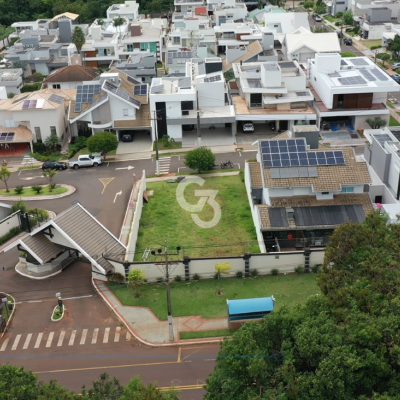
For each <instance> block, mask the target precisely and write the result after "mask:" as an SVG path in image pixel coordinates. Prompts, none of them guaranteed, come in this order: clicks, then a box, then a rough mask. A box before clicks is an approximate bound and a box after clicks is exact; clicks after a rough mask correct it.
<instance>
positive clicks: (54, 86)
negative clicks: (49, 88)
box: [53, 83, 61, 89]
mask: <svg viewBox="0 0 400 400" xmlns="http://www.w3.org/2000/svg"><path fill="white" fill-rule="evenodd" d="M53 89H61V85H59V84H58V83H57V84H55V85H53Z"/></svg>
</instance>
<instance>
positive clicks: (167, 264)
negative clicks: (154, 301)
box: [151, 239, 181, 342]
mask: <svg viewBox="0 0 400 400" xmlns="http://www.w3.org/2000/svg"><path fill="white" fill-rule="evenodd" d="M180 249H181V248H180V247H179V246H178V247H177V248H176V253H168V245H167V239H165V245H164V253H163V252H162V249H158V250H157V253H158V255H159V256H160V257H161V258H162V259H164V261H163V262H161V263H156V265H165V287H166V289H167V311H168V330H169V340H170V341H171V342H172V341H174V327H173V324H172V307H171V293H170V288H169V275H170V274H169V267H170V265H172V264H176V262H171V261H169V260H168V256H177V255H179V251H180ZM151 254H152V255H153V256H156V251H155V250H152V251H151Z"/></svg>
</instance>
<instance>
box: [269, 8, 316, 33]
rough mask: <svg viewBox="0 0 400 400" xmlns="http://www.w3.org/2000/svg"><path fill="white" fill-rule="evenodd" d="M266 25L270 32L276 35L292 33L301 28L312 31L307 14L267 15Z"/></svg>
mask: <svg viewBox="0 0 400 400" xmlns="http://www.w3.org/2000/svg"><path fill="white" fill-rule="evenodd" d="M264 25H265V28H266V29H267V30H268V31H269V32H273V33H275V34H279V33H283V34H285V33H291V32H293V31H295V30H296V29H298V28H300V27H301V26H302V27H303V28H306V29H308V30H309V29H310V24H309V22H308V13H306V12H287V13H284V14H283V13H282V14H281V13H265V14H264Z"/></svg>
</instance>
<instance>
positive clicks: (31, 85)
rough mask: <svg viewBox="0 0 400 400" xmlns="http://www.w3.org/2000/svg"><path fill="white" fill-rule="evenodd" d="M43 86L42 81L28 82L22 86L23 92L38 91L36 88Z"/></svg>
mask: <svg viewBox="0 0 400 400" xmlns="http://www.w3.org/2000/svg"><path fill="white" fill-rule="evenodd" d="M41 87H42V82H37V83H27V84H26V85H24V86H22V88H21V93H27V92H36V90H40V88H41Z"/></svg>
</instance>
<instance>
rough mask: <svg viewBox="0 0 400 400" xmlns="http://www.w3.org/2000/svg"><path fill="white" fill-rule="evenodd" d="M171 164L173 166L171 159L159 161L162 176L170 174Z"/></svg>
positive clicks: (162, 158) (166, 158)
mask: <svg viewBox="0 0 400 400" xmlns="http://www.w3.org/2000/svg"><path fill="white" fill-rule="evenodd" d="M170 164H171V157H160V159H159V166H160V174H168V173H169V167H170Z"/></svg>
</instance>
